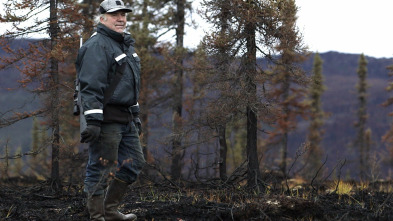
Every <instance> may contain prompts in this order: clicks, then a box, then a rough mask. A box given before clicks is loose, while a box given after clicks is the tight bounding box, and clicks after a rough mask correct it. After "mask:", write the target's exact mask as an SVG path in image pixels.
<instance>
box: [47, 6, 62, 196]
mask: <svg viewBox="0 0 393 221" xmlns="http://www.w3.org/2000/svg"><path fill="white" fill-rule="evenodd" d="M49 23H50V25H49V33H50V45H51V51H54V49H55V48H56V41H57V36H58V21H57V0H51V1H50V19H49ZM50 76H51V81H50V84H51V85H50V88H51V89H50V90H51V98H50V99H51V103H50V105H51V107H50V111H51V129H52V144H51V145H52V168H51V182H52V187H53V188H55V190H58V189H59V188H60V185H61V183H60V176H59V154H60V134H59V130H60V126H59V124H60V123H59V88H58V85H59V68H58V60H57V59H56V58H55V57H54V55H51V58H50Z"/></svg>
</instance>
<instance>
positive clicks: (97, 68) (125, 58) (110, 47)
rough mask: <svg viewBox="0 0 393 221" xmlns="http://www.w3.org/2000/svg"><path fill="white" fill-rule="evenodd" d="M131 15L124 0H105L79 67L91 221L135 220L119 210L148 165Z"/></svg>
mask: <svg viewBox="0 0 393 221" xmlns="http://www.w3.org/2000/svg"><path fill="white" fill-rule="evenodd" d="M131 11H132V10H131V9H129V8H128V7H126V6H125V5H124V3H123V1H121V0H105V1H103V2H102V3H101V4H100V14H101V15H100V22H99V23H98V25H97V32H96V33H94V34H93V35H92V37H90V39H89V40H87V41H86V42H85V43H84V44H83V46H82V47H81V48H80V49H79V52H78V57H77V60H76V63H75V64H76V69H77V73H78V78H79V83H80V96H81V106H82V109H83V116H84V118H85V120H86V122H87V127H86V129H85V130H83V131H82V133H81V142H82V143H89V160H88V163H87V167H86V178H85V192H86V193H87V208H88V211H89V214H90V219H91V220H107V221H108V220H135V219H136V216H135V215H134V214H122V213H120V212H119V211H118V206H119V204H120V202H121V200H122V198H123V196H124V194H125V193H126V191H127V186H128V185H129V184H131V183H133V182H134V181H135V180H136V179H137V177H138V174H139V173H140V171H141V169H142V167H143V165H144V163H145V159H144V157H143V152H142V147H141V145H140V141H139V135H140V132H141V123H140V120H139V105H138V97H139V85H140V59H139V57H138V55H137V54H136V53H135V51H134V47H133V44H134V39H132V38H131V36H130V34H128V33H125V32H124V29H125V27H126V23H127V20H126V13H128V12H131ZM116 78H120V79H119V80H118V81H117V83H116V86H115V87H113V84H114V83H113V82H115V81H116V80H115V79H116ZM111 87H112V89H110V88H111ZM109 90H112V91H113V92H111V93H110V95H108V93H107V91H109ZM106 96H107V97H108V96H109V98H106ZM105 100H106V101H105ZM109 182H110V184H109ZM108 184H109V185H108Z"/></svg>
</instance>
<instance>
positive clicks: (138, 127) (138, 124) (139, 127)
mask: <svg viewBox="0 0 393 221" xmlns="http://www.w3.org/2000/svg"><path fill="white" fill-rule="evenodd" d="M134 123H135V126H136V130H137V131H138V135H139V136H140V135H141V133H142V122H141V119H139V117H137V118H134Z"/></svg>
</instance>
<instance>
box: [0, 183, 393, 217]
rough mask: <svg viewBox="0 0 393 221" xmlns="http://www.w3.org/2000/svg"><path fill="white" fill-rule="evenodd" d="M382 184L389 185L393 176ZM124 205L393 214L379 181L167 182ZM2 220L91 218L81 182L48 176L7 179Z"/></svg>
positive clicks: (133, 190)
mask: <svg viewBox="0 0 393 221" xmlns="http://www.w3.org/2000/svg"><path fill="white" fill-rule="evenodd" d="M381 185H382V184H381ZM384 186H385V188H390V189H391V187H392V182H389V183H387V184H386V183H385V184H384ZM120 211H122V212H125V213H127V212H132V213H135V214H136V215H137V216H138V220H176V221H180V220H273V221H274V220H393V197H392V191H390V192H389V191H385V190H383V188H382V187H381V186H374V187H373V188H371V187H368V189H363V190H362V191H359V190H356V191H352V192H351V193H350V194H344V195H342V194H340V195H338V194H335V193H327V192H325V193H321V192H319V193H312V191H310V190H306V189H303V190H299V189H297V190H294V191H291V192H290V193H280V192H273V191H271V190H264V192H263V193H259V194H258V193H256V192H255V190H254V191H247V190H245V189H244V188H242V187H229V186H227V187H217V186H214V185H211V184H210V185H198V186H195V185H193V186H192V187H191V186H188V187H186V186H184V187H181V188H180V187H174V186H173V185H171V184H170V183H165V182H163V183H160V184H137V185H133V186H132V187H130V188H129V190H128V192H127V195H126V196H125V199H124V200H123V203H122V205H121V208H120ZM0 220H1V221H2V220H18V221H19V220H29V221H34V220H88V214H87V211H86V207H85V197H84V194H83V191H82V187H81V185H75V184H73V185H70V184H68V185H67V184H63V187H62V188H61V190H60V191H57V192H54V191H53V188H52V187H51V185H50V183H48V182H38V183H30V184H28V185H27V184H26V182H24V183H23V184H21V183H20V182H15V181H3V182H2V183H1V184H0Z"/></svg>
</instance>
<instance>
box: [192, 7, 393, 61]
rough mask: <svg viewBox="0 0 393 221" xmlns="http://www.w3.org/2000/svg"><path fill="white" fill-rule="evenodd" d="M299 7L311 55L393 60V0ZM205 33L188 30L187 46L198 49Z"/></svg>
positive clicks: (304, 36) (194, 15)
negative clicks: (363, 56) (344, 54)
mask: <svg viewBox="0 0 393 221" xmlns="http://www.w3.org/2000/svg"><path fill="white" fill-rule="evenodd" d="M296 5H297V6H298V8H299V11H298V27H299V30H300V31H301V33H302V34H303V38H304V42H305V43H306V45H308V47H309V49H310V50H311V51H314V52H315V51H318V52H320V53H323V52H326V51H338V52H344V53H353V54H360V53H364V54H365V55H367V56H372V57H378V58H381V57H389V58H390V57H393V25H392V23H393V0H296ZM194 8H200V6H199V1H194ZM193 17H194V18H196V17H197V15H196V13H194V14H193ZM198 21H199V20H198ZM203 30H206V28H203V27H200V28H199V29H198V30H196V31H193V30H191V28H188V29H187V33H188V34H187V38H186V39H185V43H186V45H189V46H190V47H195V46H196V45H197V44H198V42H199V40H198V38H201V37H202V36H203Z"/></svg>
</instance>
